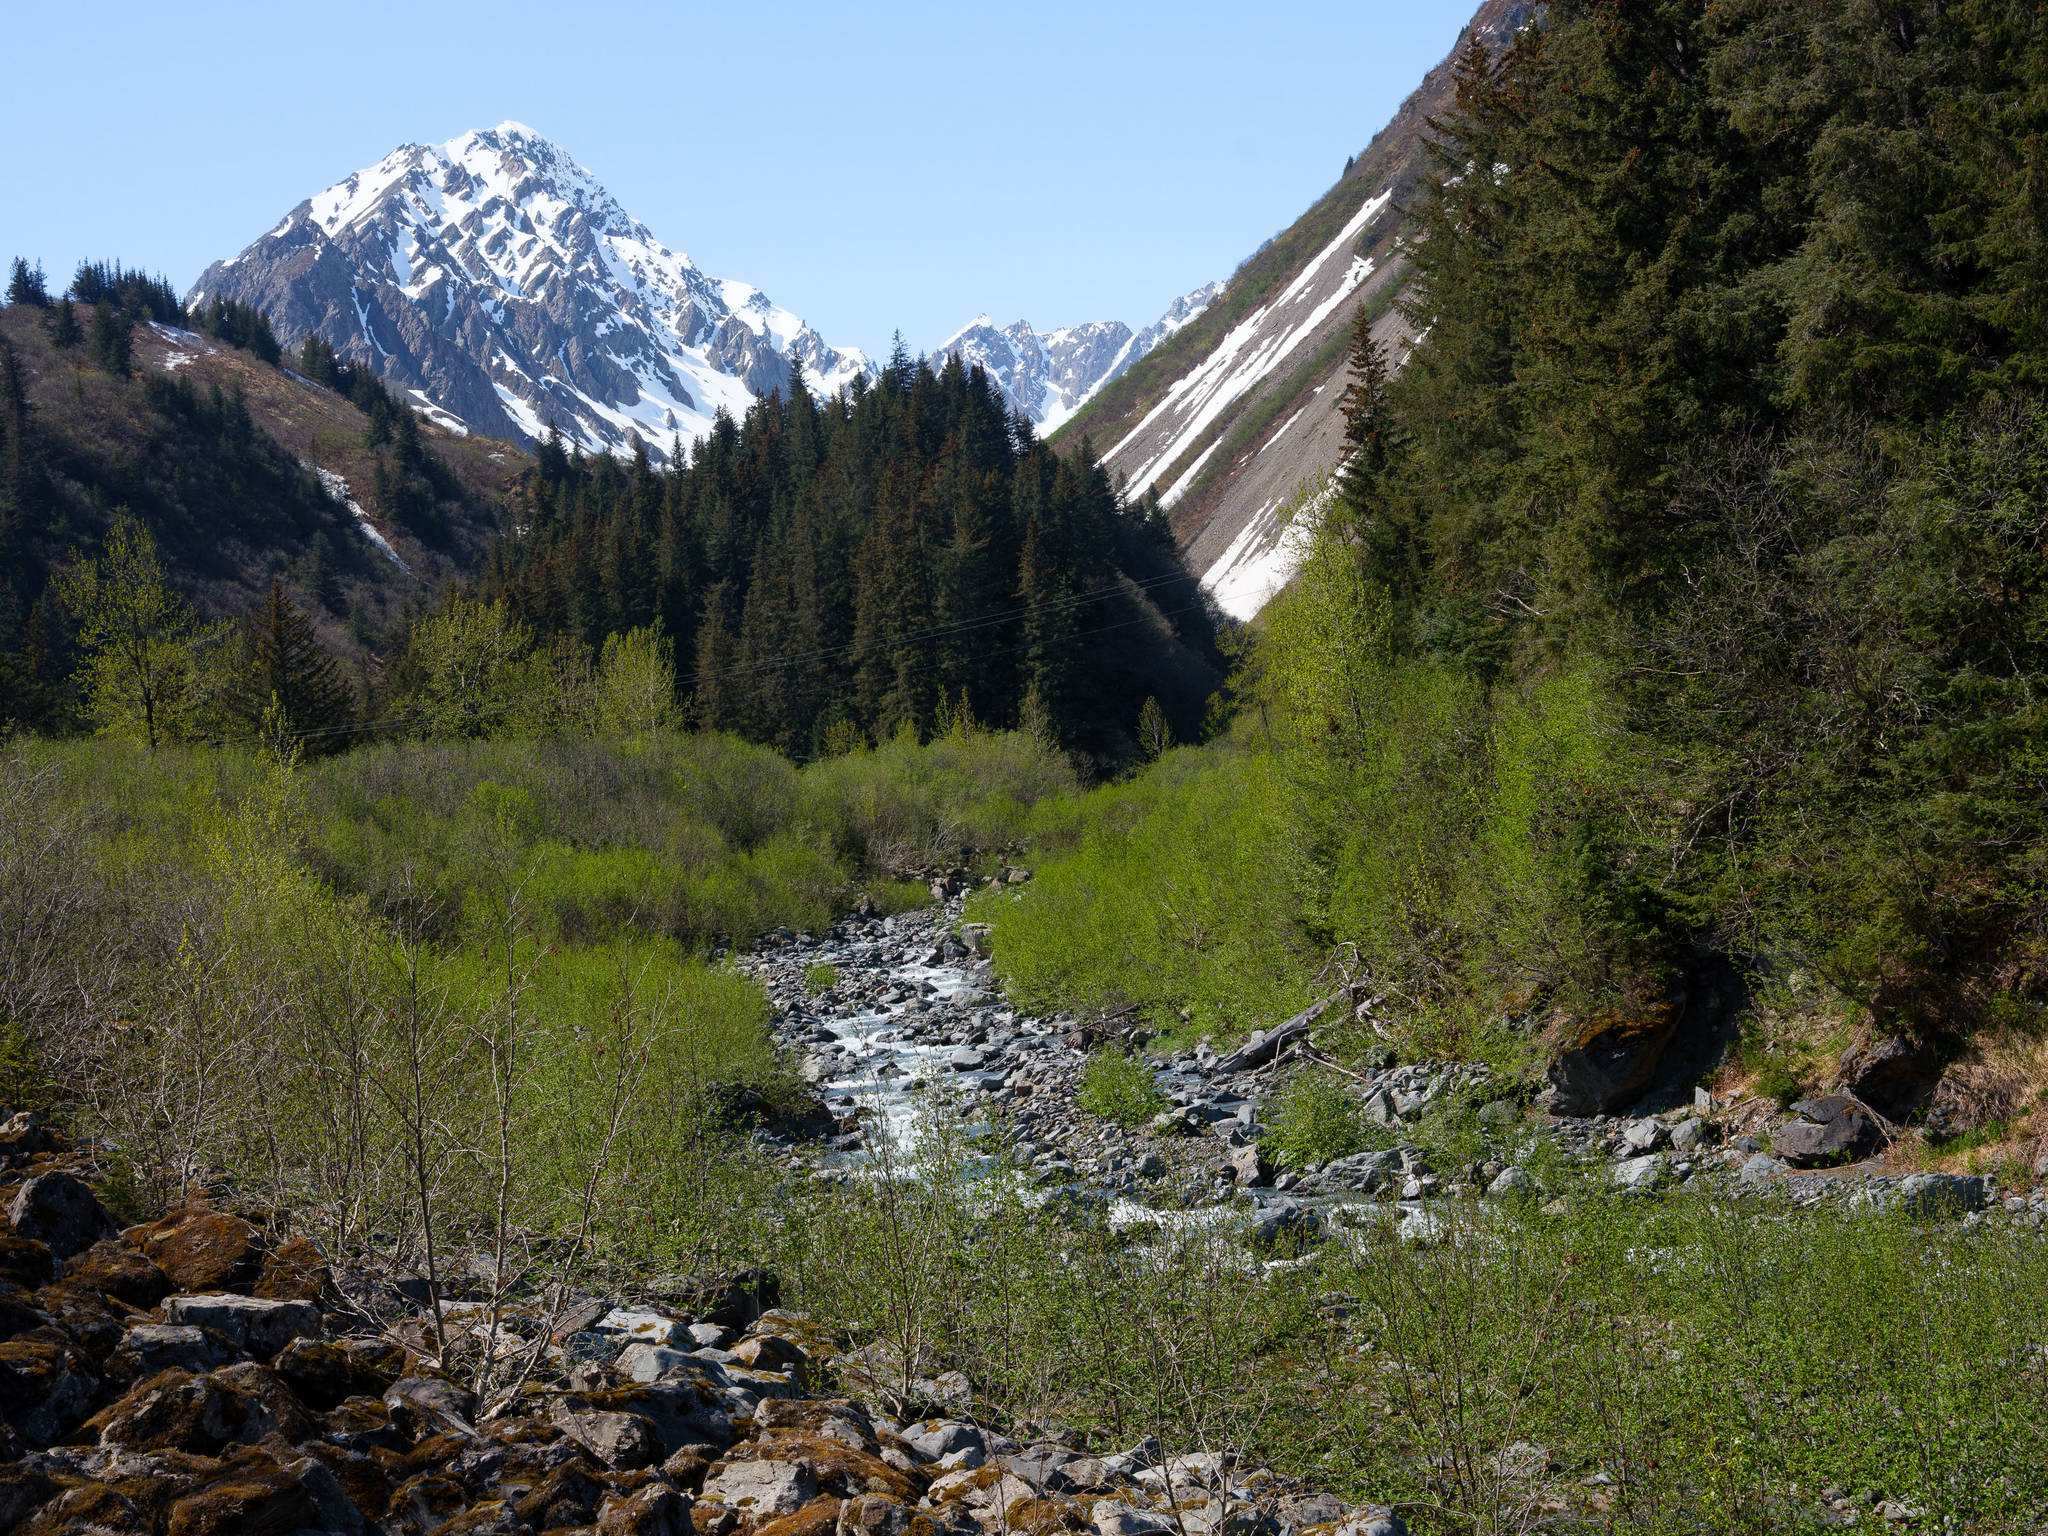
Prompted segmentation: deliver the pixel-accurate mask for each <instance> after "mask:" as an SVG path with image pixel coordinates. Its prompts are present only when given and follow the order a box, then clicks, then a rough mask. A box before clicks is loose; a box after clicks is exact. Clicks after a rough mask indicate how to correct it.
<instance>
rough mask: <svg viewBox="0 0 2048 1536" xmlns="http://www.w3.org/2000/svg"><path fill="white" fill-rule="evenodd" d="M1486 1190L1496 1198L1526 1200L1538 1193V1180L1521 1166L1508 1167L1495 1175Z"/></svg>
mask: <svg viewBox="0 0 2048 1536" xmlns="http://www.w3.org/2000/svg"><path fill="white" fill-rule="evenodd" d="M1486 1192H1487V1193H1488V1194H1489V1195H1491V1196H1493V1198H1494V1199H1496V1200H1526V1199H1528V1198H1529V1197H1530V1196H1531V1195H1534V1194H1536V1193H1537V1192H1538V1191H1537V1188H1536V1181H1535V1180H1534V1179H1532V1178H1530V1177H1529V1175H1528V1174H1526V1173H1524V1172H1523V1171H1522V1170H1521V1169H1519V1168H1514V1167H1508V1168H1503V1169H1501V1171H1500V1172H1499V1173H1497V1174H1495V1175H1494V1178H1493V1182H1492V1183H1491V1184H1489V1185H1487V1186H1486Z"/></svg>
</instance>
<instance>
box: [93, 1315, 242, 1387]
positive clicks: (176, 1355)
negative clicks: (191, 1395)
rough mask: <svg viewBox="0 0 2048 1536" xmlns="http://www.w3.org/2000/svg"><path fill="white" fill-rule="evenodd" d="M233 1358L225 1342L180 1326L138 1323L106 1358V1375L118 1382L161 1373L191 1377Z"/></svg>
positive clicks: (201, 1330)
mask: <svg viewBox="0 0 2048 1536" xmlns="http://www.w3.org/2000/svg"><path fill="white" fill-rule="evenodd" d="M232 1358H233V1349H232V1346H231V1344H230V1343H229V1341H228V1340H226V1339H223V1338H221V1337H220V1336H219V1335H218V1334H214V1335H208V1334H207V1333H206V1332H205V1330H204V1329H200V1328H194V1327H191V1326H189V1325H187V1324H183V1323H138V1324H137V1325H136V1326H135V1327H133V1328H130V1329H129V1330H128V1334H127V1336H126V1337H125V1338H123V1339H122V1340H121V1344H120V1347H119V1348H117V1349H116V1350H115V1351H114V1352H113V1354H111V1355H109V1356H108V1357H107V1374H108V1375H110V1376H112V1377H114V1378H116V1379H117V1380H121V1381H146V1380H148V1379H149V1378H150V1377H152V1376H154V1375H156V1374H158V1373H159V1372H161V1371H169V1370H180V1371H189V1372H192V1373H193V1374H194V1375H198V1374H202V1373H204V1372H206V1371H210V1370H212V1369H213V1368H214V1367H215V1366H217V1365H225V1364H226V1363H227V1362H228V1361H229V1360H230V1359H232Z"/></svg>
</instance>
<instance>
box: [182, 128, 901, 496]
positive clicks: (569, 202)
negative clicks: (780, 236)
mask: <svg viewBox="0 0 2048 1536" xmlns="http://www.w3.org/2000/svg"><path fill="white" fill-rule="evenodd" d="M216 294H218V295H221V296H223V297H225V298H229V299H237V300H240V301H242V302H244V303H248V304H254V305H257V306H259V307H260V308H262V309H264V310H265V311H267V312H268V313H269V315H270V318H271V322H272V324H273V325H274V326H275V328H276V330H277V333H278V338H279V340H281V341H282V342H284V343H285V345H286V346H288V347H297V346H298V345H299V343H300V341H301V340H302V339H303V338H304V337H305V336H306V335H307V333H309V332H318V333H319V334H320V335H322V336H324V337H325V338H326V339H327V340H328V341H330V342H331V343H333V345H334V348H335V350H336V351H337V352H338V353H340V354H341V355H343V356H344V357H347V358H352V359H354V360H357V361H360V362H366V363H369V364H370V365H371V366H372V367H374V368H375V369H376V371H377V372H378V374H379V375H380V376H381V377H383V379H384V380H385V381H386V382H387V383H389V384H390V385H392V386H393V387H394V388H395V389H396V390H397V391H398V392H399V393H400V394H401V395H402V396H406V397H408V398H410V399H411V400H412V401H413V402H414V404H415V405H416V406H417V407H418V408H419V409H420V410H421V411H422V412H423V413H424V414H426V415H428V416H429V417H430V418H432V419H433V420H435V421H437V422H439V423H441V424H442V425H444V426H447V427H449V428H450V429H451V430H473V431H476V432H480V433H483V434H486V435H489V436H496V437H506V438H512V439H514V440H523V441H531V440H533V439H535V438H537V437H539V436H541V435H542V434H543V433H545V432H546V430H547V428H548V425H549V424H550V423H554V424H556V425H558V426H559V427H560V429H561V431H562V433H563V435H564V436H565V437H569V438H572V439H575V440H577V441H580V442H582V443H583V444H584V445H585V446H586V447H588V448H591V449H594V450H621V449H626V448H629V447H630V445H631V443H632V441H633V439H634V437H635V436H638V437H639V438H640V439H642V440H643V441H645V442H646V443H647V445H648V447H649V449H650V450H651V451H652V452H654V453H655V454H657V455H659V454H660V453H661V452H662V451H663V450H664V449H666V448H667V447H668V445H669V444H670V442H671V441H672V440H673V439H675V438H677V437H681V438H682V439H683V440H684V441H685V442H687V441H688V440H689V439H690V438H692V437H693V436H696V435H699V434H701V433H703V432H704V431H705V430H706V429H707V428H708V427H709V426H710V424H711V421H712V419H713V417H714V415H715V414H716V412H717V411H718V410H719V408H720V407H724V408H725V409H727V410H729V411H732V412H734V413H735V414H738V413H739V412H742V411H744V410H745V409H746V407H747V406H748V404H749V403H751V401H752V400H753V398H754V396H756V395H757V394H765V393H766V392H768V391H769V390H772V389H778V388H783V387H786V386H787V385H788V383H789V380H790V375H791V372H792V370H793V369H794V368H796V367H797V366H798V365H801V366H802V368H803V369H804V371H805V374H806V377H807V378H808V379H809V381H810V382H811V384H812V385H813V387H815V388H819V389H822V390H826V391H830V390H834V389H837V388H838V387H839V386H840V385H841V384H843V383H845V382H847V381H849V380H850V379H851V378H852V377H853V375H854V374H855V373H856V372H858V371H859V370H861V369H862V368H863V367H867V368H869V369H870V370H871V371H872V365H871V364H869V363H868V361H867V359H866V358H864V357H863V356H862V355H861V354H860V353H859V352H857V351H853V350H850V349H843V348H835V347H832V346H829V345H827V344H826V342H825V341H824V339H823V338H822V337H820V336H819V335H818V333H817V332H816V331H814V330H812V329H811V328H810V327H809V326H807V325H805V324H804V323H803V321H801V320H800V319H798V318H797V317H796V316H795V315H793V314H791V313H790V312H789V311H788V310H786V309H781V308H778V307H777V306H776V305H774V304H772V303H770V302H769V300H768V298H767V296H766V295H764V294H763V293H761V291H760V290H759V289H757V288H753V287H750V286H749V285H747V284H746V283H741V282H733V281H729V280H722V279H719V278H715V277H708V276H706V275H705V274H704V273H703V272H701V271H699V270H698V268H697V267H696V265H695V264H694V263H692V262H691V260H690V259H689V257H687V256H685V255H683V254H682V253H681V252H679V251H672V250H670V249H669V248H668V247H667V246H665V245H663V244H662V243H661V242H660V241H658V240H656V239H655V238H654V236H653V235H652V234H651V233H650V232H649V231H648V229H647V227H646V226H645V225H643V224H641V223H640V222H639V221H638V220H637V219H634V218H632V217H631V216H629V215H628V214H627V213H626V211H625V209H623V208H622V207H620V206H619V204H618V202H617V201H616V200H615V199H614V198H613V197H612V196H611V194H610V193H608V192H607V191H606V190H605V189H604V187H603V186H601V185H600V184H599V183H598V182H597V180H596V179H595V178H594V177H593V176H592V175H591V174H590V172H588V171H587V170H585V169H584V168H583V167H582V166H580V165H578V164H577V163H576V162H575V161H574V160H572V159H570V158H569V156H568V155H567V154H565V153H564V152H563V151H562V150H561V149H560V148H558V147H557V146H556V145H554V144H552V143H550V142H549V141H548V140H547V139H545V138H543V137H542V136H541V135H539V134H537V133H535V132H534V131H533V130H531V129H530V128H525V127H522V126H521V125H520V124H518V123H501V124H499V125H498V126H497V127H496V128H492V129H487V130H480V131H476V132H471V133H466V134H463V135H462V136H461V137H460V138H456V139H452V140H450V141H449V142H448V143H446V144H438V145H422V144H406V145H402V146H400V147H399V148H398V149H395V150H393V151H392V152H391V153H390V154H389V155H386V156H385V157H384V158H383V159H382V160H380V161H378V162H377V164H375V165H373V166H371V167H370V168H368V169H367V170H363V171H358V172H357V173H355V174H354V175H352V176H350V177H348V178H347V179H345V180H343V181H340V182H337V183H336V184H335V185H333V186H331V187H329V188H328V189H327V190H326V191H324V192H321V193H319V194H318V195H317V196H314V197H311V198H308V199H307V200H306V201H305V202H303V203H300V204H299V206H298V207H296V208H294V209H293V210H292V211H291V212H290V213H289V214H287V215H286V216H285V218H284V219H283V221H282V222H281V223H279V224H278V226H277V227H276V228H275V229H273V230H271V231H270V232H269V233H268V234H266V235H264V236H263V237H262V238H261V239H259V240H257V241H256V242H255V243H254V244H253V245H251V246H249V247H248V249H246V250H244V251H243V252H242V253H241V254H240V255H239V256H235V257H232V258H230V259H229V260H227V261H222V262H216V263H215V264H214V265H213V266H211V267H209V268H207V269H206V271H205V272H204V273H202V274H201V275H200V278H199V281H198V282H197V284H195V285H194V288H193V291H192V295H191V301H192V302H193V303H195V304H196V303H198V302H199V301H200V300H201V299H203V298H211V297H212V296H214V295H216Z"/></svg>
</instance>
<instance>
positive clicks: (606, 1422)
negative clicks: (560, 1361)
mask: <svg viewBox="0 0 2048 1536" xmlns="http://www.w3.org/2000/svg"><path fill="white" fill-rule="evenodd" d="M554 1421H555V1424H556V1426H557V1427H558V1428H559V1429H560V1430H561V1431H562V1432H563V1433H564V1434H566V1435H568V1436H569V1437H570V1438H571V1439H572V1440H574V1441H575V1442H576V1443H577V1444H578V1445H580V1446H582V1447H583V1448H584V1449H585V1450H587V1451H589V1452H590V1454H591V1455H592V1456H595V1457H596V1458H597V1459H598V1460H599V1461H601V1462H603V1463H604V1465H606V1466H607V1467H610V1468H612V1469H613V1470H614V1471H618V1472H631V1471H634V1470H636V1469H638V1468H640V1467H651V1466H654V1465H656V1464H658V1463H659V1462H660V1461H661V1460H662V1455H663V1452H662V1445H661V1433H660V1431H658V1430H657V1429H656V1428H655V1427H654V1421H653V1420H652V1419H650V1418H648V1417H647V1415H645V1414H644V1413H630V1412H619V1411H614V1410H607V1409H602V1408H593V1407H589V1406H587V1405H586V1404H585V1403H583V1402H582V1401H580V1400H579V1399H577V1398H574V1397H571V1398H565V1399H564V1400H563V1401H562V1402H560V1403H558V1404H557V1405H556V1407H555V1420H554Z"/></svg>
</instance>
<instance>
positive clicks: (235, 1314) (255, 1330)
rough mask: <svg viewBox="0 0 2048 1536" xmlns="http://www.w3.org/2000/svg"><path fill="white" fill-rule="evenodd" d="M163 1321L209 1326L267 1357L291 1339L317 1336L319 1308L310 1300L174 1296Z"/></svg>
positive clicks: (228, 1295)
mask: <svg viewBox="0 0 2048 1536" xmlns="http://www.w3.org/2000/svg"><path fill="white" fill-rule="evenodd" d="M164 1321H166V1322H169V1323H183V1324H185V1325H187V1326H189V1327H193V1328H211V1329H213V1330H214V1331H215V1332H216V1333H220V1334H224V1335H226V1336H227V1337H228V1338H230V1339H232V1340H234V1341H235V1343H237V1344H239V1345H240V1346H241V1347H242V1348H243V1349H246V1350H248V1351H249V1353H250V1354H252V1355H261V1356H263V1357H265V1358H266V1359H267V1358H268V1357H270V1356H271V1355H274V1354H276V1353H277V1352H278V1351H279V1350H280V1349H283V1348H284V1347H285V1345H287V1344H289V1343H290V1342H291V1341H292V1340H293V1339H314V1338H318V1337H319V1336H320V1309H319V1308H318V1307H316V1306H314V1305H313V1304H312V1303H311V1302H309V1301H268V1300H265V1299H263V1298H262V1297H258V1296H235V1295H231V1294H226V1293H221V1294H216V1295H211V1296H173V1297H171V1298H169V1299H168V1300H167V1301H165V1302H164Z"/></svg>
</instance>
